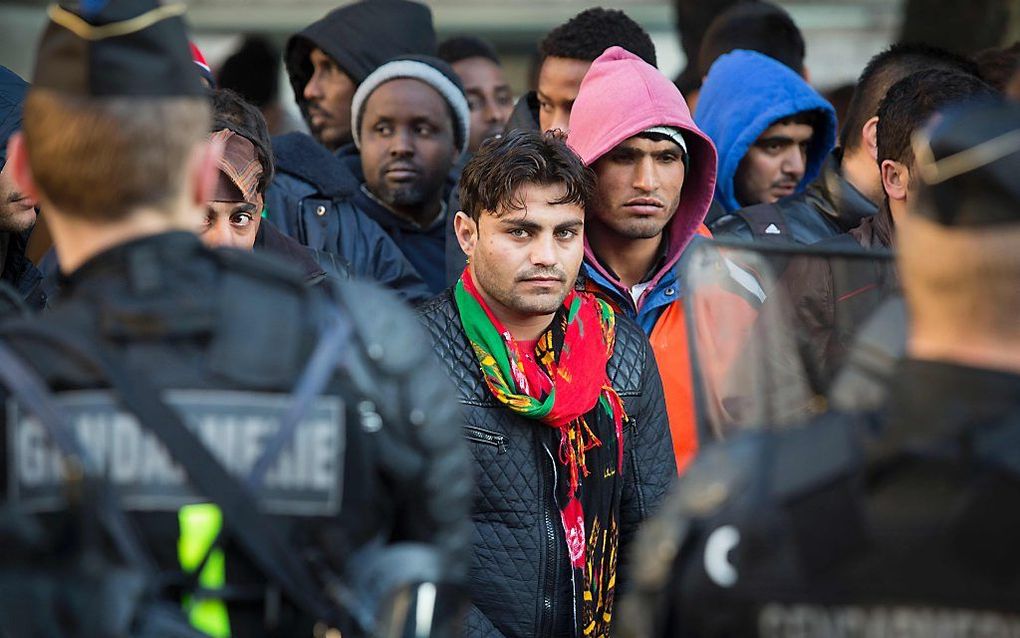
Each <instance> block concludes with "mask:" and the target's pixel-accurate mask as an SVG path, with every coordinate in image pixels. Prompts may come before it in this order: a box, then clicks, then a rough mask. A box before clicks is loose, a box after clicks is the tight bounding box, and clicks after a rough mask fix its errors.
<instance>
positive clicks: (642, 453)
mask: <svg viewBox="0 0 1020 638" xmlns="http://www.w3.org/2000/svg"><path fill="white" fill-rule="evenodd" d="M418 313H419V318H420V319H421V321H422V322H423V323H424V324H425V326H426V327H427V328H428V331H429V333H430V334H431V337H432V340H433V347H434V349H435V351H436V354H437V355H438V357H439V359H440V361H441V363H442V366H441V367H443V368H444V369H445V370H446V372H447V373H448V374H449V376H450V378H451V379H452V380H453V381H454V384H455V385H456V386H457V392H458V399H459V400H460V403H461V406H462V409H463V411H464V417H465V426H464V436H465V437H466V438H467V439H468V441H469V443H470V447H471V451H472V454H473V456H474V460H475V472H476V492H475V499H474V511H473V515H472V517H473V520H474V528H475V533H474V555H473V557H472V560H471V564H470V568H469V569H470V571H469V581H468V584H469V588H470V592H471V595H472V603H473V604H472V607H471V609H470V611H469V613H468V616H467V619H466V622H465V631H464V635H466V636H472V637H486V638H500V637H504V636H505V637H515V638H534V637H538V636H580V635H581V629H580V628H576V629H575V628H574V620H573V603H572V594H571V591H572V589H571V582H570V577H571V572H570V564H569V558H568V556H567V547H566V540H565V538H564V534H563V527H562V524H561V522H560V512H559V510H558V509H557V507H556V503H555V499H554V489H555V487H554V486H555V484H556V481H562V480H566V477H565V476H564V473H565V469H564V468H563V466H561V465H560V463H559V461H558V460H556V458H555V454H556V450H557V446H558V444H559V439H558V436H557V434H556V432H555V430H553V429H552V428H549V427H546V426H544V425H542V424H540V423H537V422H535V421H532V420H530V419H526V418H524V417H522V416H518V415H516V414H514V413H513V412H511V411H510V410H508V409H507V408H506V407H504V406H503V405H502V404H500V403H499V402H498V401H497V400H496V399H495V398H494V397H493V396H492V393H491V392H490V391H489V389H488V387H487V386H486V384H485V381H484V380H483V378H482V374H481V371H480V369H479V365H478V360H477V359H476V357H475V353H474V351H473V350H472V348H471V345H470V343H469V342H468V339H467V336H466V335H465V334H464V329H463V327H462V325H461V322H460V317H459V315H458V313H457V307H456V305H455V303H454V300H453V294H452V291H446V292H444V293H443V294H441V295H440V296H439V297H437V298H436V299H434V300H432V301H430V302H428V303H426V304H424V305H423V306H421V307H419V309H418ZM616 325H617V329H616V346H615V351H614V354H613V356H612V358H611V359H610V361H609V370H608V371H609V378H610V381H611V382H612V384H613V387H614V388H616V390H617V392H619V394H620V397H621V398H622V399H623V401H624V405H625V408H626V411H627V414H628V416H629V417H630V419H631V420H630V423H629V424H628V425H627V426H626V428H625V431H624V446H625V451H624V485H623V495H622V501H621V511H620V524H621V530H620V552H621V553H620V556H621V560H620V563H619V565H618V568H617V573H618V574H621V575H622V574H625V573H627V569H626V566H625V563H626V559H627V556H628V554H629V544H630V541H631V539H632V538H633V537H634V535H635V532H636V530H637V528H638V526H639V525H640V523H641V522H642V521H644V520H645V519H646V518H647V517H648V516H649V514H651V513H652V512H654V511H655V509H656V508H657V506H658V504H659V502H660V501H661V500H662V499H663V496H664V495H665V493H666V492H667V490H668V488H669V487H670V485H671V483H672V482H673V480H674V479H675V478H676V465H675V463H674V460H673V453H672V448H671V446H670V438H669V427H668V425H667V422H666V410H665V405H664V403H663V398H662V385H661V382H660V380H659V373H658V370H657V368H656V366H655V359H654V356H653V355H652V351H651V348H650V347H649V346H648V339H647V338H646V337H645V335H644V333H642V332H641V330H640V329H639V328H638V327H637V326H636V325H635V324H634V323H633V322H632V321H630V320H628V319H626V318H624V317H618V321H617V324H616ZM617 587H618V588H619V589H617V592H618V593H619V592H621V591H622V590H623V589H625V588H626V583H618V584H617Z"/></svg>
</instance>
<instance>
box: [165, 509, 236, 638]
mask: <svg viewBox="0 0 1020 638" xmlns="http://www.w3.org/2000/svg"><path fill="white" fill-rule="evenodd" d="M177 520H178V524H179V525H180V537H179V538H178V539H177V557H178V560H179V561H180V563H181V567H182V568H183V569H184V570H185V571H188V572H191V571H194V570H196V569H198V566H199V563H201V561H202V559H203V558H204V557H205V555H206V553H207V552H208V551H209V548H210V547H212V544H213V542H214V541H215V540H216V536H217V535H218V534H219V531H220V529H221V528H222V526H223V514H222V512H220V508H219V507H217V506H215V505H213V504H212V503H198V504H195V505H185V506H184V507H182V508H181V509H180V511H179V512H178V513H177ZM226 577H227V569H226V557H225V556H224V554H223V551H222V550H219V549H215V550H213V551H212V552H211V553H209V559H208V560H207V561H206V562H205V566H204V567H203V568H202V572H201V573H200V574H199V575H198V583H199V585H201V586H202V588H203V589H220V588H222V587H223V586H224V585H225V584H226ZM183 604H184V609H185V610H186V611H187V613H188V619H189V620H190V621H191V626H192V627H194V628H195V629H197V630H199V631H201V632H203V633H206V634H208V635H210V636H212V637H213V638H230V616H229V615H228V613H227V605H226V604H225V603H224V602H223V601H222V600H217V599H214V598H206V599H202V600H197V601H196V600H192V599H191V597H190V596H188V597H185V599H184V601H183Z"/></svg>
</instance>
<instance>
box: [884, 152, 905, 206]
mask: <svg viewBox="0 0 1020 638" xmlns="http://www.w3.org/2000/svg"><path fill="white" fill-rule="evenodd" d="M881 173H882V189H883V190H885V194H886V195H888V196H889V198H890V199H895V200H899V201H905V200H906V199H907V183H908V181H909V174H908V171H907V167H906V166H904V165H903V164H901V163H899V162H897V161H894V160H883V161H882V166H881Z"/></svg>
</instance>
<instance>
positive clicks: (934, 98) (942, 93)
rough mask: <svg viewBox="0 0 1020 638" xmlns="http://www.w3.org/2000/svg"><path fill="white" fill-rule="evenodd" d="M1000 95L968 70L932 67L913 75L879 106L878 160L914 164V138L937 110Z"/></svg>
mask: <svg viewBox="0 0 1020 638" xmlns="http://www.w3.org/2000/svg"><path fill="white" fill-rule="evenodd" d="M995 95H996V91H995V89H993V88H992V87H991V86H989V85H988V84H986V83H985V82H984V80H982V79H981V78H979V77H977V76H976V75H971V74H968V73H960V72H959V71H944V70H941V69H930V70H927V71H921V72H920V73H914V74H912V75H909V76H907V77H905V78H903V79H902V80H900V81H899V82H897V83H896V84H894V85H893V86H892V88H890V89H889V92H888V93H886V96H885V99H884V100H882V103H881V104H880V105H879V107H878V132H877V136H878V163H879V164H881V163H882V162H883V161H885V160H894V161H897V162H901V163H903V164H906V165H907V166H913V165H914V150H913V148H912V147H911V145H910V137H911V135H913V133H914V131H916V130H917V129H918V128H920V127H922V126H924V125H925V124H926V123H927V122H928V120H929V119H930V118H931V116H932V115H934V114H935V113H936V112H937V111H939V110H941V109H943V108H945V107H947V106H950V105H952V104H958V103H962V102H970V101H974V100H980V99H984V98H991V97H994V96H995Z"/></svg>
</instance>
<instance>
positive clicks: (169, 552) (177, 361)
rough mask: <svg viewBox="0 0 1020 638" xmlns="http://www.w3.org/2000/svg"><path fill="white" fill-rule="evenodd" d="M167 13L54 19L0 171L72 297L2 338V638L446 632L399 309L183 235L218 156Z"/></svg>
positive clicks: (464, 507)
mask: <svg viewBox="0 0 1020 638" xmlns="http://www.w3.org/2000/svg"><path fill="white" fill-rule="evenodd" d="M182 13H183V5H174V4H166V5H163V4H160V3H158V2H156V0H81V2H80V3H65V4H64V5H63V6H54V7H51V9H50V11H49V15H50V22H49V24H48V26H47V28H46V31H45V33H44V35H43V38H42V41H41V45H40V48H39V54H38V60H37V67H36V70H35V77H34V80H33V87H32V89H31V91H30V92H29V95H28V98H27V104H28V106H27V108H26V109H25V117H24V128H23V133H22V134H21V135H19V136H18V137H17V138H16V139H15V141H13V142H12V145H11V147H10V148H11V152H10V154H9V157H8V161H9V162H11V163H12V165H13V166H14V172H15V177H16V179H17V181H18V182H19V185H20V187H21V188H23V189H24V190H25V191H26V192H31V193H32V194H33V196H36V197H38V199H39V200H40V201H41V202H43V206H44V207H45V208H46V210H47V215H48V216H49V218H50V220H51V222H50V223H51V229H52V232H53V236H54V242H55V246H56V250H57V253H58V256H59V258H60V262H61V264H62V267H63V269H64V272H63V277H64V279H65V282H64V289H65V292H64V294H63V295H62V299H61V301H60V303H58V304H57V305H56V306H55V307H54V308H53V309H52V311H51V312H49V313H48V314H46V315H45V316H43V317H40V318H38V319H36V320H33V321H17V322H8V323H6V324H4V325H3V326H0V379H2V381H3V385H4V386H6V389H5V390H3V389H0V392H2V393H3V394H4V396H5V397H7V399H8V400H7V402H6V404H7V409H6V411H5V413H4V417H3V420H2V421H0V423H2V424H3V429H2V431H0V435H2V436H0V489H2V492H0V494H2V495H0V546H2V547H3V548H4V550H3V552H0V553H2V554H3V556H2V557H0V636H4V637H5V638H6V637H8V636H9V637H15V636H17V637H19V638H21V637H29V636H191V635H212V636H244V637H247V636H313V635H314V636H337V635H339V634H340V632H342V633H343V635H344V636H358V635H363V634H372V635H393V636H397V635H405V634H407V635H411V634H413V635H414V636H422V635H426V636H442V635H451V634H455V633H456V631H457V630H456V619H457V610H458V609H459V607H460V599H461V592H460V590H459V588H458V585H459V584H460V583H461V581H462V579H463V575H464V569H465V565H466V555H465V554H466V552H467V551H468V547H469V544H468V543H469V534H470V526H469V522H468V521H469V519H468V511H469V507H470V503H469V498H470V497H469V494H470V492H471V485H470V474H469V469H468V467H469V466H468V460H467V456H466V450H465V447H464V444H463V442H462V439H461V435H460V430H461V428H460V425H459V413H458V408H457V403H456V400H455V395H454V393H453V392H452V391H450V388H448V386H447V385H446V381H445V376H444V375H443V374H442V372H441V371H439V370H438V369H437V368H436V366H435V364H434V363H433V361H432V358H431V354H430V353H429V348H428V346H427V341H426V340H425V339H424V337H423V335H422V332H421V330H420V328H419V327H418V325H417V322H416V321H415V320H414V318H413V316H412V315H411V314H410V311H409V310H408V309H406V308H405V307H404V306H403V305H402V304H401V303H400V302H399V301H398V300H396V298H395V297H393V296H391V295H389V294H388V293H384V292H383V291H381V290H379V289H377V288H376V287H375V286H373V285H368V284H364V283H358V282H348V283H344V284H343V285H342V286H340V287H338V289H337V290H336V291H335V294H334V295H333V296H334V297H335V299H329V298H328V296H327V295H325V294H323V293H322V292H321V291H313V290H309V289H308V288H306V287H305V286H304V285H303V281H302V279H303V277H302V274H301V272H299V271H298V270H297V269H296V268H293V267H291V266H290V265H288V264H286V263H283V262H278V261H276V260H274V259H272V258H270V257H264V256H260V255H258V254H251V253H241V252H237V251H230V250H226V249H223V250H218V251H217V250H210V249H206V248H204V247H203V246H202V244H201V243H200V242H199V240H198V239H197V237H196V236H195V235H194V234H193V232H192V231H194V230H197V229H198V228H199V226H200V223H201V220H202V216H203V214H204V213H203V211H204V206H205V200H206V197H207V196H208V194H209V193H210V192H211V186H212V185H213V180H215V179H216V166H217V154H218V153H219V152H221V150H222V149H219V148H216V147H215V145H214V144H211V143H209V142H208V141H207V140H206V131H207V130H208V127H209V122H210V109H209V105H208V102H207V98H206V96H205V94H204V91H203V88H202V86H201V84H200V82H199V78H198V75H197V73H196V71H195V69H194V65H193V64H192V62H191V59H190V56H189V53H188V44H187V40H186V37H185V26H184V22H183V20H182V18H181V14H182ZM196 632H200V633H196Z"/></svg>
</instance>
